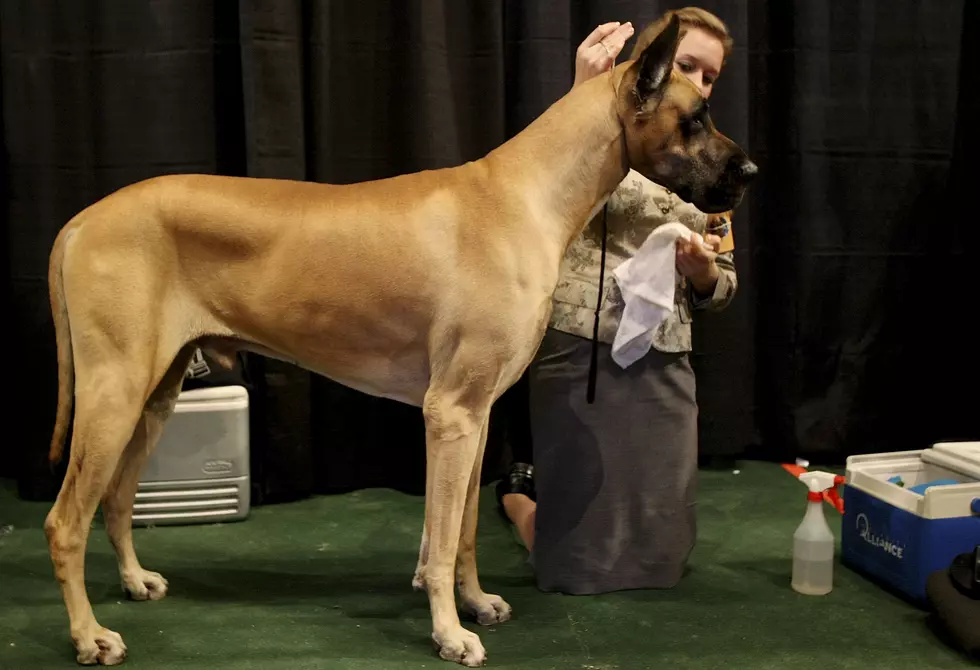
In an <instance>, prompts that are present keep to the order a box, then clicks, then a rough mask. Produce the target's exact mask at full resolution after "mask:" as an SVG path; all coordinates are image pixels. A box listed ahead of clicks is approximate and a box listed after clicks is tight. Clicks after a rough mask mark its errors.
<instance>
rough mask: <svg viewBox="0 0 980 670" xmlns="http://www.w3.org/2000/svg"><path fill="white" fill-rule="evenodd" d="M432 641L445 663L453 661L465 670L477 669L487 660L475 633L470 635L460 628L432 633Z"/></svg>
mask: <svg viewBox="0 0 980 670" xmlns="http://www.w3.org/2000/svg"><path fill="white" fill-rule="evenodd" d="M432 641H433V642H435V644H436V647H437V648H438V649H439V656H440V657H441V658H443V659H444V660H447V661H453V662H454V663H459V664H460V665H465V666H466V667H467V668H479V667H482V666H483V664H484V663H485V662H486V660H487V652H486V650H485V649H484V648H483V643H481V642H480V637H479V636H478V635H477V634H476V633H471V632H470V631H468V630H466V629H465V628H463V627H462V626H457V627H456V628H454V629H452V630H450V631H447V632H445V633H442V634H440V633H433V634H432Z"/></svg>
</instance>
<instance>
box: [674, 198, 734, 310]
mask: <svg viewBox="0 0 980 670" xmlns="http://www.w3.org/2000/svg"><path fill="white" fill-rule="evenodd" d="M706 232H707V233H708V234H706V235H705V237H704V241H705V243H706V244H707V246H708V247H710V248H709V249H706V248H704V246H702V245H700V244H697V243H696V240H695V238H694V236H692V239H691V240H680V241H679V242H678V247H677V267H678V269H679V270H680V271H681V272H682V273H683V274H684V275H685V276H686V277H687V278H688V287H689V288H688V295H687V298H688V302H689V303H690V305H691V308H692V309H694V310H698V311H702V310H703V311H712V312H716V311H720V310H722V309H725V308H726V307H728V305H729V304H731V302H732V299H733V298H734V297H735V291H736V290H737V289H738V275H737V274H736V272H735V258H734V255H733V251H734V248H735V245H734V239H733V237H732V226H731V213H730V212H729V213H726V214H723V215H717V216H712V217H709V219H708V226H707V230H706Z"/></svg>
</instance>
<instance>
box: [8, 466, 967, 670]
mask: <svg viewBox="0 0 980 670" xmlns="http://www.w3.org/2000/svg"><path fill="white" fill-rule="evenodd" d="M739 467H740V468H741V472H740V474H738V475H735V474H733V473H732V471H730V470H726V471H723V472H718V471H702V473H701V487H700V506H699V510H700V528H699V544H698V547H697V550H696V552H695V555H694V557H693V560H692V564H691V569H690V572H689V574H688V576H687V577H686V578H685V579H684V581H683V582H682V583H681V585H680V586H678V587H677V588H676V589H673V590H670V591H660V592H654V591H649V592H641V591H635V592H629V593H619V594H612V595H607V596H600V597H570V596H561V595H550V594H543V593H540V592H539V591H537V590H536V589H535V587H534V584H533V581H532V577H531V571H530V567H529V566H528V565H527V564H526V562H525V553H524V551H523V549H522V548H521V547H519V546H518V545H517V544H516V543H515V541H514V536H513V535H512V534H511V531H510V530H509V528H508V527H507V526H506V525H505V524H504V523H503V522H502V521H501V519H500V518H499V517H498V516H497V514H496V510H495V509H494V502H493V495H492V491H491V490H490V489H489V488H488V489H486V490H485V491H484V497H483V503H482V508H481V527H480V536H479V563H480V566H481V573H480V575H481V577H482V581H483V585H484V588H486V589H487V590H488V591H491V592H497V593H500V594H501V595H503V596H504V597H505V598H506V599H507V600H508V601H509V602H510V604H511V605H513V607H514V612H515V618H514V619H513V620H512V621H510V622H508V623H506V624H503V625H500V626H496V627H493V628H489V629H482V630H481V629H480V627H479V626H477V625H476V624H469V623H467V624H466V625H467V626H468V627H469V628H471V629H473V630H481V635H482V639H483V642H484V645H485V646H486V648H487V651H488V656H489V658H488V667H491V668H521V669H522V670H536V669H544V668H556V669H561V670H569V669H573V670H575V669H577V670H599V669H603V670H608V669H614V668H615V669H619V670H631V669H634V668H636V669H639V668H671V669H674V668H725V669H737V668H752V669H753V670H762V669H764V668H779V669H784V668H792V669H793V670H807V669H813V670H827V669H828V668H861V669H867V668H893V667H915V668H917V669H920V670H921V669H925V668H943V669H944V670H951V669H952V668H956V667H972V666H971V665H970V664H969V662H968V661H967V660H966V659H965V658H964V657H962V656H960V655H959V654H957V653H956V652H954V651H952V650H950V649H948V648H947V647H945V646H944V645H943V644H942V642H940V641H939V640H938V639H937V638H936V637H935V636H934V634H933V633H932V632H930V630H929V629H928V628H927V626H926V623H925V618H926V616H925V613H924V612H922V611H919V610H917V609H915V608H914V607H912V606H910V605H907V604H905V603H904V602H902V601H901V600H899V599H897V598H896V597H894V596H892V595H889V594H887V593H885V592H884V591H882V590H880V589H879V588H877V587H876V586H874V585H872V584H871V583H869V582H867V581H866V580H864V579H863V578H862V577H860V576H858V575H856V574H854V573H852V572H851V571H849V570H847V569H846V568H842V567H839V568H838V570H837V577H836V579H837V582H836V588H835V591H834V592H833V593H832V594H830V595H829V596H825V597H822V598H808V597H805V596H800V595H797V594H796V593H795V592H793V591H792V590H791V589H790V587H789V579H790V567H791V562H790V543H791V538H792V534H793V531H794V529H795V527H796V525H797V524H798V523H799V521H800V520H801V519H802V517H803V511H804V506H805V489H804V487H803V486H802V485H801V484H800V483H799V482H797V481H795V480H794V479H793V478H792V477H790V476H789V475H787V474H786V473H785V472H783V471H782V470H781V469H779V468H778V467H776V466H773V465H766V464H757V463H742V464H740V466H739ZM47 509H48V505H47V504H36V503H25V502H22V501H20V500H18V499H17V497H16V493H15V491H14V487H13V485H12V484H11V483H10V482H7V481H0V535H3V536H2V537H0V667H2V668H5V669H6V668H11V669H13V668H16V669H18V670H20V669H27V670H35V669H37V668H72V667H75V662H74V653H73V651H72V648H71V642H70V639H69V637H68V623H67V617H66V615H65V612H64V606H63V604H62V601H61V596H60V594H59V591H58V588H57V586H56V584H55V581H54V577H53V574H52V569H51V564H50V560H49V558H48V555H47V547H46V544H45V540H44V533H43V531H42V523H43V520H44V516H45V514H46V513H47ZM825 509H826V510H827V512H828V517H829V518H830V519H831V524H832V526H833V527H834V529H835V532H839V528H840V516H839V515H837V514H836V513H833V514H829V513H830V512H832V510H831V508H830V507H826V508H825ZM96 525H97V528H96V529H95V531H94V532H93V534H92V539H91V541H90V544H89V552H88V560H87V574H88V587H89V595H90V597H91V599H92V602H93V605H94V607H95V612H96V616H97V617H98V618H99V620H100V621H101V623H102V624H103V625H105V626H107V627H109V628H111V629H113V630H115V631H117V632H119V633H121V634H122V636H123V638H124V639H125V641H126V643H127V645H128V647H129V658H128V660H127V661H126V663H125V664H124V665H123V666H122V667H128V668H133V669H136V668H168V669H170V668H229V669H230V668H235V669H248V668H263V669H270V668H288V669H290V670H300V669H303V668H331V669H341V668H364V669H368V668H370V669H372V670H376V669H379V668H381V669H386V668H442V667H454V666H452V665H451V664H449V663H445V662H444V661H441V660H440V659H439V658H438V656H437V655H436V654H435V653H434V651H433V650H432V647H431V643H430V642H429V637H428V636H429V631H430V629H429V613H428V608H427V601H426V598H425V597H424V596H423V595H422V594H418V593H415V592H413V591H412V589H411V585H410V582H411V578H412V573H413V571H414V569H415V560H416V556H417V550H418V539H419V532H420V530H421V527H422V500H421V499H419V498H414V497H409V496H406V495H402V494H399V493H395V492H392V491H386V490H370V491H362V492H359V493H354V494H349V495H344V496H336V497H318V498H314V499H310V500H305V501H302V502H298V503H293V504H284V505H276V506H270V507H264V508H256V509H254V510H253V514H252V517H251V518H250V519H248V520H247V521H245V522H242V523H237V524H228V525H211V526H195V527H182V528H173V527H170V528H153V529H137V530H136V533H135V534H136V547H137V551H138V553H139V555H140V557H141V560H142V562H143V564H144V566H145V567H146V568H147V569H149V570H156V571H159V572H161V573H163V575H164V576H165V577H167V578H168V579H169V580H170V594H169V595H168V596H167V598H166V599H164V600H162V601H159V602H130V601H127V600H125V599H124V598H123V597H122V595H121V591H120V588H119V583H118V578H117V574H116V566H115V560H114V558H113V556H112V550H111V548H110V546H109V543H108V541H107V539H106V536H105V533H104V532H102V530H101V523H100V522H97V524H96ZM10 526H12V528H10ZM4 527H6V529H5V530H3V529H4Z"/></svg>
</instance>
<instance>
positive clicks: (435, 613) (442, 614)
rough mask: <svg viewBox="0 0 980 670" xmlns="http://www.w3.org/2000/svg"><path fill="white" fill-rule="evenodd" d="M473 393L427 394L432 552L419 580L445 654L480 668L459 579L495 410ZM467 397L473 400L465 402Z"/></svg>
mask: <svg viewBox="0 0 980 670" xmlns="http://www.w3.org/2000/svg"><path fill="white" fill-rule="evenodd" d="M471 394H472V392H471V393H470V394H467V393H466V391H463V392H458V391H440V390H435V389H430V391H429V392H428V393H427V394H426V398H425V403H424V406H423V414H424V416H425V432H426V458H427V459H428V461H429V464H428V466H427V468H426V472H427V475H428V476H429V477H430V478H431V481H430V482H429V483H428V484H427V486H426V491H427V499H426V501H425V526H424V529H425V533H426V534H427V536H428V538H427V540H424V544H425V547H424V549H425V553H426V554H427V555H426V556H425V562H424V565H422V566H420V567H421V573H422V574H421V575H417V580H419V581H420V582H421V583H422V584H424V586H425V589H426V591H427V592H428V594H429V606H430V608H431V612H432V639H433V641H434V642H435V644H436V646H437V647H438V648H439V655H440V656H441V657H442V658H444V659H446V660H448V661H455V662H457V663H461V664H463V665H465V666H468V667H471V668H475V667H479V666H481V665H483V663H484V661H485V660H486V651H485V650H484V649H483V645H482V643H481V642H480V638H479V637H478V636H477V635H476V634H475V633H472V632H470V631H468V630H466V629H464V628H463V627H462V625H461V624H460V621H459V614H458V613H457V611H456V599H455V597H454V596H455V589H454V580H453V574H454V571H455V566H456V555H457V550H458V548H459V538H460V532H461V527H462V521H463V510H464V508H465V506H466V497H467V490H468V488H469V485H470V475H471V473H472V472H473V467H474V462H475V461H476V459H477V454H478V452H479V450H480V439H481V434H482V431H483V426H484V424H485V422H486V420H487V416H488V415H489V411H490V403H489V400H488V401H487V402H482V401H476V402H473V398H472V395H471ZM467 395H469V396H470V397H469V398H465V399H466V400H469V402H465V403H464V402H463V400H464V397H465V396H467ZM474 405H475V406H476V408H474Z"/></svg>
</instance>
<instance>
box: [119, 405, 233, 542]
mask: <svg viewBox="0 0 980 670" xmlns="http://www.w3.org/2000/svg"><path fill="white" fill-rule="evenodd" d="M248 512H249V419H248V391H247V390H246V389H245V388H244V387H242V386H220V387H215V388H202V389H194V390H191V391H184V392H182V393H181V394H180V396H179V398H178V400H177V405H176V407H175V408H174V412H173V414H172V415H171V416H170V418H169V419H168V420H167V422H166V424H164V428H163V435H161V437H160V443H159V444H158V445H157V448H156V449H155V450H154V451H153V453H152V454H151V455H150V458H149V459H148V460H147V463H146V466H145V468H144V469H143V474H142V476H141V477H140V484H139V489H138V490H137V493H136V501H135V504H134V505H133V525H134V526H149V525H154V526H158V525H165V524H170V525H176V524H195V523H217V522H226V521H240V520H242V519H245V518H246V517H247V516H248Z"/></svg>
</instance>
